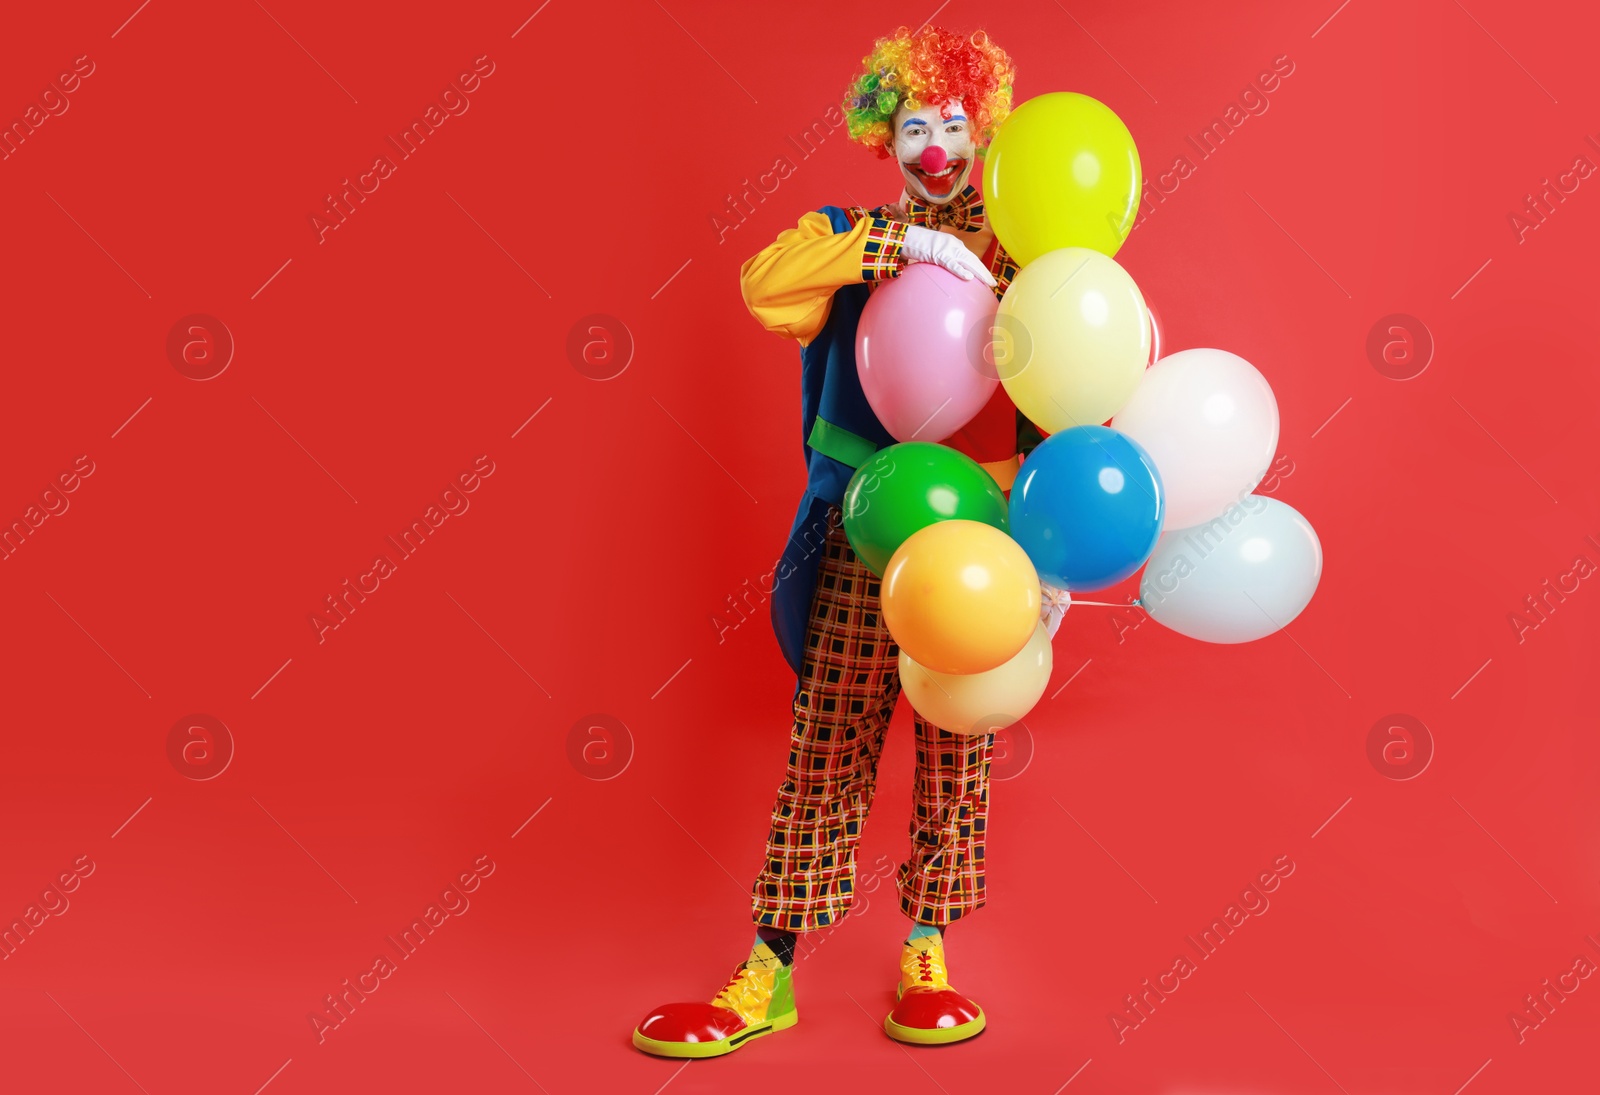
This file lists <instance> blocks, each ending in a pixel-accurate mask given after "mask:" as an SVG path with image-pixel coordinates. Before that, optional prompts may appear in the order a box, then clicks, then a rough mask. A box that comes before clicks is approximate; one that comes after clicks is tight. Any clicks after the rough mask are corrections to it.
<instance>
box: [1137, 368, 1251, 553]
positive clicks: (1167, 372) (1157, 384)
mask: <svg viewBox="0 0 1600 1095" xmlns="http://www.w3.org/2000/svg"><path fill="white" fill-rule="evenodd" d="M1111 426H1112V428H1113V429H1117V430H1121V431H1122V432H1123V433H1125V434H1127V435H1128V436H1129V437H1131V438H1133V439H1134V440H1135V441H1137V442H1139V444H1140V445H1143V446H1144V450H1145V452H1147V453H1149V454H1150V459H1151V460H1153V461H1154V462H1155V465H1156V470H1157V471H1158V472H1160V473H1161V485H1162V486H1163V487H1165V488H1166V492H1167V515H1166V521H1165V524H1164V525H1163V527H1164V528H1169V529H1179V528H1187V527H1189V526H1190V525H1198V524H1200V523H1201V522H1203V521H1209V520H1211V518H1213V517H1215V516H1217V515H1218V514H1219V513H1221V512H1222V511H1223V510H1225V509H1227V508H1228V506H1229V505H1230V504H1234V503H1237V502H1238V500H1239V499H1241V498H1243V497H1244V496H1245V495H1247V494H1249V493H1250V492H1251V491H1252V490H1254V489H1255V486H1256V484H1257V483H1259V482H1261V478H1262V476H1264V475H1266V473H1267V468H1268V467H1269V466H1271V464H1272V458H1273V455H1274V454H1275V453H1276V452H1277V449H1278V401H1277V400H1276V399H1275V398H1274V397H1273V395H1272V387H1271V386H1270V385H1269V384H1268V383H1267V380H1266V377H1264V376H1262V375H1261V374H1260V373H1259V372H1257V371H1256V368H1255V366H1254V365H1251V364H1250V363H1249V362H1248V361H1246V360H1245V359H1244V358H1242V357H1239V356H1238V355H1237V354H1230V353H1229V352H1228V351H1226V350H1208V349H1200V350H1180V351H1178V352H1177V353H1175V354H1168V355H1167V356H1166V357H1164V358H1162V359H1161V360H1160V361H1158V362H1156V363H1155V364H1154V365H1152V366H1150V368H1149V369H1147V370H1146V371H1145V374H1144V379H1143V380H1141V381H1140V383H1139V387H1138V388H1137V389H1135V391H1134V393H1133V397H1132V398H1131V399H1129V400H1128V402H1127V405H1126V406H1124V407H1123V408H1122V410H1120V411H1118V412H1117V414H1116V416H1115V417H1114V418H1112V420H1111Z"/></svg>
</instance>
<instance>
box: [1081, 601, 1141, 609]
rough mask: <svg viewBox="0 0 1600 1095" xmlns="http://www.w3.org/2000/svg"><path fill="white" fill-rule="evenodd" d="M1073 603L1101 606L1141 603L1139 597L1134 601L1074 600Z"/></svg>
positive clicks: (1111, 606) (1122, 605) (1124, 606)
mask: <svg viewBox="0 0 1600 1095" xmlns="http://www.w3.org/2000/svg"><path fill="white" fill-rule="evenodd" d="M1072 603H1073V604H1075V605H1098V606H1100V607H1101V608H1129V607H1131V606H1132V605H1137V604H1140V602H1139V601H1138V600H1137V599H1135V600H1132V601H1073V602H1072Z"/></svg>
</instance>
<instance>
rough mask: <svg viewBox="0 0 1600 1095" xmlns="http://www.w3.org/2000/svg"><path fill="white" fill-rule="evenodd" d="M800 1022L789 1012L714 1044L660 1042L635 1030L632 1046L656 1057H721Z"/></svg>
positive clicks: (793, 1013)
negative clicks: (756, 1039) (754, 1040)
mask: <svg viewBox="0 0 1600 1095" xmlns="http://www.w3.org/2000/svg"><path fill="white" fill-rule="evenodd" d="M799 1021H800V1015H799V1012H795V1011H791V1012H790V1013H789V1014H787V1015H780V1016H778V1018H776V1019H773V1020H771V1021H770V1022H766V1023H762V1024H760V1025H759V1026H753V1027H750V1028H749V1029H747V1030H741V1031H740V1032H739V1033H738V1034H735V1035H734V1036H733V1037H732V1038H723V1039H722V1040H720V1041H716V1042H660V1041H657V1040H656V1039H654V1038H647V1037H645V1036H644V1035H643V1034H640V1033H639V1032H638V1031H637V1030H635V1031H634V1032H633V1044H634V1045H635V1046H637V1047H638V1048H639V1049H642V1050H644V1052H646V1053H649V1054H653V1055H654V1056H657V1057H690V1058H701V1057H721V1056H722V1055H723V1054H725V1053H732V1052H733V1051H734V1050H736V1049H738V1048H739V1047H740V1046H742V1045H744V1044H745V1043H746V1042H749V1041H751V1040H752V1039H755V1038H760V1037H761V1036H762V1035H764V1034H771V1033H772V1032H773V1031H775V1030H788V1029H789V1028H790V1027H792V1026H794V1025H795V1024H796V1023H798V1022H799Z"/></svg>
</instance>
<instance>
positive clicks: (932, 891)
mask: <svg viewBox="0 0 1600 1095" xmlns="http://www.w3.org/2000/svg"><path fill="white" fill-rule="evenodd" d="M838 516H839V515H838V512H837V510H834V511H832V512H831V514H830V517H831V518H832V520H831V521H830V528H829V532H828V536H827V539H826V541H825V542H824V544H823V547H822V548H821V551H822V560H821V563H820V566H819V568H818V573H817V586H816V593H815V594H814V596H813V599H812V603H811V625H810V628H809V631H808V633H807V636H806V650H805V660H804V665H803V672H802V674H801V678H800V686H799V688H798V690H797V691H796V693H795V699H794V728H793V730H792V732H791V735H790V745H789V764H788V771H787V773H786V774H785V776H784V779H783V783H782V784H781V785H780V786H779V787H778V800H777V803H776V804H775V805H774V806H773V809H772V830H771V833H770V834H769V835H768V837H767V859H766V866H765V867H764V868H763V869H762V871H761V873H760V875H759V876H757V878H756V881H755V885H754V886H753V887H752V894H753V896H754V902H753V904H754V911H755V922H756V923H757V924H758V925H764V926H769V927H777V928H784V929H787V930H789V931H795V932H804V931H811V930H813V929H816V928H822V927H826V926H828V925H829V924H832V923H834V922H836V921H837V920H839V919H840V918H841V917H843V916H844V914H845V913H846V912H848V911H849V909H850V903H851V900H852V899H853V897H854V896H855V873H856V870H855V854H856V844H857V843H858V842H859V840H860V839H861V828H862V826H863V825H864V824H865V823H866V819H867V810H868V808H869V807H870V806H871V805H872V792H873V789H874V782H875V779H876V775H877V769H878V757H879V755H880V754H881V753H882V752H883V739H884V733H885V732H886V731H887V730H888V728H889V717H890V716H891V715H892V714H893V713H894V706H895V701H896V700H898V699H899V697H900V672H899V662H898V658H899V653H900V648H899V647H898V646H897V645H896V644H895V642H894V640H893V639H892V638H890V636H889V631H888V629H887V628H886V627H885V626H884V624H883V620H882V616H881V614H880V611H879V606H878V579H877V578H875V577H873V575H872V572H871V571H869V570H868V569H867V567H866V564H864V563H862V562H861V561H860V559H858V558H857V557H856V554H855V552H854V551H852V550H851V548H850V543H849V541H848V540H847V539H846V537H845V533H844V527H843V525H842V524H839V523H837V522H838ZM914 722H915V726H916V746H917V749H916V752H917V769H916V780H915V783H914V784H913V787H912V807H913V814H912V819H911V857H910V859H908V860H907V861H906V862H905V863H903V864H901V865H900V869H899V872H898V873H897V875H896V879H897V881H898V883H899V890H900V908H901V910H902V911H904V912H905V914H906V915H907V916H909V917H911V918H912V919H913V920H914V921H916V922H917V923H919V924H947V923H949V922H950V921H952V920H956V919H958V918H960V917H962V916H965V915H967V914H968V913H970V912H972V911H974V910H975V909H977V908H979V907H980V906H982V905H983V903H984V894H983V840H984V829H985V826H986V824H987V820H988V812H989V759H990V751H991V749H992V747H993V744H994V735H993V734H980V735H975V736H971V737H967V736H961V735H957V734H952V733H950V732H948V731H946V730H941V729H940V728H938V727H936V726H933V725H931V724H930V723H928V722H926V721H924V720H923V718H922V716H921V715H916V717H915V719H914Z"/></svg>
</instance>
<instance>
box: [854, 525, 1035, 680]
mask: <svg viewBox="0 0 1600 1095" xmlns="http://www.w3.org/2000/svg"><path fill="white" fill-rule="evenodd" d="M880 596H881V601H882V604H883V622H884V624H885V625H886V626H887V627H888V628H889V634H890V635H892V636H894V641H895V642H896V643H898V644H899V645H900V648H901V649H902V650H904V651H905V652H906V653H908V654H910V655H911V657H912V658H913V659H914V660H915V661H916V662H917V663H918V664H920V665H924V666H926V667H927V668H929V669H931V670H933V671H934V672H937V673H986V672H988V671H989V670H991V669H994V668H995V667H996V666H999V665H1001V664H1002V663H1004V662H1006V661H1009V660H1010V659H1011V658H1013V657H1015V656H1016V654H1017V652H1018V651H1019V650H1021V649H1022V648H1023V647H1024V646H1025V645H1027V642H1028V636H1030V635H1032V634H1033V631H1034V628H1035V627H1036V626H1037V625H1038V623H1039V575H1038V574H1037V573H1036V572H1035V571H1034V569H1033V564H1032V563H1030V562H1029V561H1028V557H1027V555H1025V554H1024V553H1023V551H1022V549H1021V548H1020V547H1018V546H1017V543H1016V541H1015V540H1013V539H1011V537H1009V536H1007V535H1006V534H1005V533H1004V532H1001V531H1000V530H999V529H997V528H995V527H994V526H993V525H986V524H983V523H982V522H979V521H959V520H958V521H939V522H936V523H934V524H931V525H929V526H927V527H926V528H924V529H921V530H919V531H917V532H914V533H912V534H911V535H910V536H909V537H907V538H906V541H905V543H903V544H901V545H900V547H899V548H898V549H897V550H896V551H895V553H894V555H893V556H891V557H890V559H889V565H888V566H887V567H886V568H884V572H883V583H882V586H881V587H880Z"/></svg>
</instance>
